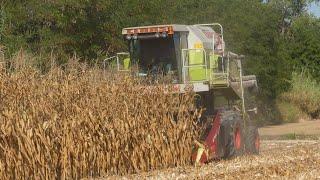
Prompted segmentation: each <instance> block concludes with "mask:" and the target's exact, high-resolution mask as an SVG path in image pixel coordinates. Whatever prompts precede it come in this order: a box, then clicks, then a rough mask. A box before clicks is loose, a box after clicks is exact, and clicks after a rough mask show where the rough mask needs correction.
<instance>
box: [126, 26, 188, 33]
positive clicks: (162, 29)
mask: <svg viewBox="0 0 320 180" xmlns="http://www.w3.org/2000/svg"><path fill="white" fill-rule="evenodd" d="M183 31H185V32H187V31H189V30H188V28H187V25H180V24H169V25H153V26H140V27H128V28H124V29H123V30H122V34H123V35H128V34H130V35H131V34H145V33H157V32H158V33H162V32H166V33H168V34H173V32H183Z"/></svg>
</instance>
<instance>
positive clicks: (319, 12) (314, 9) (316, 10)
mask: <svg viewBox="0 0 320 180" xmlns="http://www.w3.org/2000/svg"><path fill="white" fill-rule="evenodd" d="M309 11H310V12H311V13H313V14H314V15H316V16H317V17H320V4H319V5H317V4H315V3H314V4H312V5H311V6H310V8H309Z"/></svg>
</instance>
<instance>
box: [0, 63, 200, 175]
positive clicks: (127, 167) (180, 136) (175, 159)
mask: <svg viewBox="0 0 320 180" xmlns="http://www.w3.org/2000/svg"><path fill="white" fill-rule="evenodd" d="M75 64H76V65H74V64H72V63H70V64H69V65H68V66H67V67H65V68H64V69H63V70H62V69H61V68H58V67H54V68H52V69H51V70H50V71H49V72H48V73H46V74H43V73H41V72H39V70H37V69H36V68H33V67H28V66H24V67H20V66H19V67H18V68H17V67H16V69H15V70H14V71H13V70H12V71H10V72H8V71H6V70H5V69H2V71H1V72H0V99H1V100H0V128H1V129H0V178H1V179H80V178H85V177H99V176H107V175H122V174H127V173H137V172H141V171H148V170H153V169H159V168H166V167H175V166H182V165H188V164H190V155H191V148H192V145H193V142H194V139H195V137H197V129H196V126H195V121H196V120H197V118H198V116H199V114H200V112H198V111H197V110H196V109H195V107H193V103H192V101H193V96H194V95H193V94H186V95H183V96H181V95H176V94H174V93H167V92H165V91H164V90H163V88H159V87H158V88H153V89H151V90H150V89H149V90H148V91H146V90H143V88H141V85H140V82H139V80H136V79H133V78H132V77H131V76H126V75H120V74H114V73H108V75H107V76H106V75H105V74H104V73H103V72H102V71H100V70H99V69H94V68H88V67H86V66H84V65H79V64H77V63H75ZM169 89H170V88H169Z"/></svg>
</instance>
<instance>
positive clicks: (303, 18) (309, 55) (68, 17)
mask: <svg viewBox="0 0 320 180" xmlns="http://www.w3.org/2000/svg"><path fill="white" fill-rule="evenodd" d="M312 2H318V1H315V0H281V1H279V0H196V1H195V0H175V1H171V0H148V1H145V0H122V1H114V0H10V1H8V0H0V5H1V7H0V45H2V46H4V47H5V52H6V56H7V57H10V56H12V55H13V54H14V53H15V52H17V51H18V50H19V49H21V48H23V49H25V50H27V51H29V52H30V53H33V54H35V55H39V54H41V55H42V56H45V55H48V54H50V53H54V54H55V55H56V56H57V57H58V59H59V61H60V62H61V63H63V62H64V61H65V60H66V59H67V57H69V56H71V55H73V54H74V53H76V54H77V55H78V56H80V57H82V59H86V60H88V61H92V60H94V59H99V58H102V57H105V56H106V55H111V54H113V53H115V52H118V51H123V50H126V44H125V43H124V41H123V37H122V36H121V29H122V28H123V27H128V26H142V25H151V24H171V23H174V24H198V23H210V22H219V23H221V24H222V25H223V26H224V28H225V39H226V43H227V47H228V49H229V50H232V51H234V52H236V53H239V54H244V55H246V57H247V61H246V64H245V66H246V71H247V73H250V74H256V75H257V76H258V79H259V84H260V87H261V88H260V89H261V95H262V96H263V97H267V98H271V99H274V98H276V97H277V96H278V95H279V94H281V93H282V92H285V91H287V90H288V89H290V87H291V84H290V79H291V75H292V72H293V71H302V70H304V71H308V72H309V73H310V74H311V75H312V76H313V77H314V78H315V79H317V80H318V81H319V80H320V31H319V29H320V20H319V18H317V17H314V16H312V15H310V14H309V13H308V11H307V7H308V5H309V4H310V3H312Z"/></svg>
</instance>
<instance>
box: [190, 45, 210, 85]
mask: <svg viewBox="0 0 320 180" xmlns="http://www.w3.org/2000/svg"><path fill="white" fill-rule="evenodd" d="M196 65H204V53H203V51H202V50H194V51H190V52H189V66H196ZM189 77H190V80H191V81H203V80H206V79H207V77H206V68H205V67H190V68H189Z"/></svg>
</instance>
